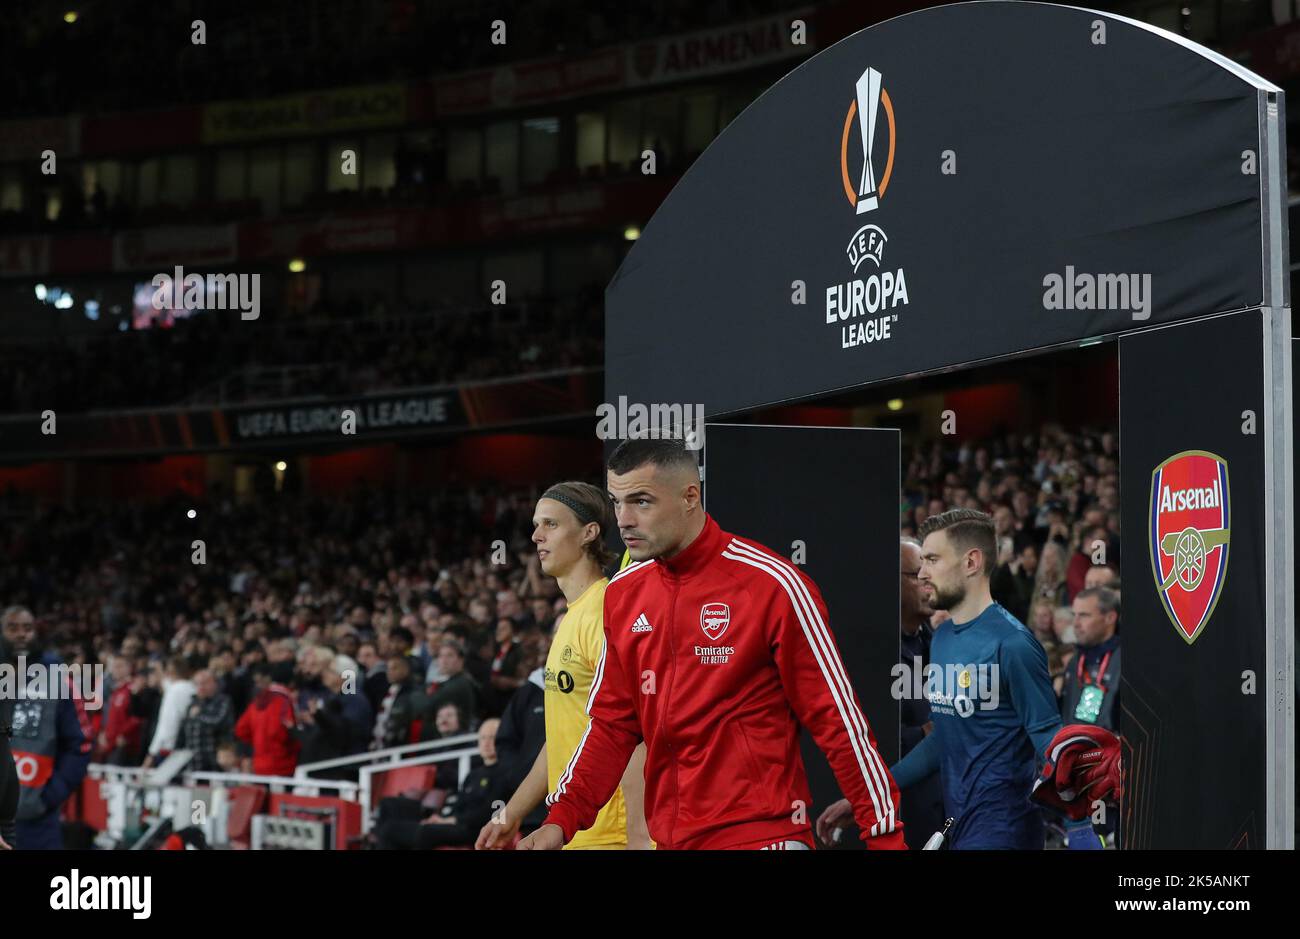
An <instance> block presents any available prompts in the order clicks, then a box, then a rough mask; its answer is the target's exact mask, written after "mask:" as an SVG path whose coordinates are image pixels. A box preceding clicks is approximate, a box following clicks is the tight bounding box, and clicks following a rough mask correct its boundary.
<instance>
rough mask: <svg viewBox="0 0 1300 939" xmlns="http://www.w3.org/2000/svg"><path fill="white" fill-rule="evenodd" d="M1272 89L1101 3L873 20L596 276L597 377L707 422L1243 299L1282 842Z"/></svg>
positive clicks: (1280, 415) (1287, 643)
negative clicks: (599, 306)
mask: <svg viewBox="0 0 1300 939" xmlns="http://www.w3.org/2000/svg"><path fill="white" fill-rule="evenodd" d="M1284 107H1285V105H1284V100H1283V94H1282V91H1281V89H1279V88H1278V87H1276V86H1275V85H1273V84H1271V83H1270V82H1267V81H1266V80H1264V79H1262V78H1260V77H1259V76H1257V75H1255V74H1253V73H1251V72H1250V71H1248V70H1246V69H1245V68H1243V67H1242V66H1240V65H1238V64H1236V63H1234V62H1232V61H1231V60H1229V59H1227V58H1225V57H1223V56H1221V55H1219V54H1217V53H1214V52H1212V51H1210V50H1208V49H1205V48H1204V47H1201V46H1198V45H1196V44H1194V43H1191V42H1189V41H1187V40H1185V39H1183V38H1182V37H1179V36H1176V35H1174V34H1171V33H1168V32H1165V31H1163V30H1160V29H1157V28H1154V27H1151V26H1148V25H1147V24H1144V23H1140V22H1137V21H1135V20H1130V19H1127V18H1124V17H1120V16H1115V15H1112V14H1108V13H1102V12H1098V11H1093V10H1088V9H1082V8H1077V7H1069V6H1056V5H1051V4H1043V3H1025V2H1006V0H984V2H973V3H960V4H954V5H950V6H941V7H933V8H930V9H926V10H922V11H918V12H915V13H910V14H907V15H904V16H900V17H897V18H895V19H891V20H888V21H886V22H883V23H880V24H877V25H874V26H871V27H869V28H867V29H864V30H862V31H861V32H858V33H856V34H854V35H852V36H849V37H847V38H845V39H843V40H842V41H840V42H838V43H836V44H835V45H833V46H831V47H830V48H828V49H826V50H824V51H823V52H821V53H819V54H817V55H815V56H813V57H812V58H811V59H809V60H808V61H806V62H804V63H803V64H801V65H800V66H799V67H797V68H795V69H794V70H792V71H791V72H790V73H789V74H788V75H786V76H785V77H784V78H782V79H781V80H780V81H778V82H777V83H776V84H774V85H773V86H772V87H771V88H770V89H768V90H767V91H766V92H765V93H763V94H762V95H761V96H760V97H759V98H758V99H757V100H756V101H755V102H754V103H753V104H751V105H750V106H749V107H748V108H747V109H746V110H744V111H743V112H742V113H741V114H740V115H739V116H737V117H736V118H735V120H734V121H733V122H732V123H731V124H730V125H729V126H728V127H727V128H726V129H725V130H724V131H723V132H722V133H721V134H720V135H719V136H718V138H717V139H716V140H715V141H714V142H713V143H712V144H711V145H710V146H709V147H708V149H707V150H706V151H705V152H704V153H703V154H702V155H701V156H700V157H699V159H698V160H697V161H696V162H695V164H694V165H693V166H692V167H691V168H690V169H689V170H688V171H687V172H686V173H685V174H684V176H683V177H682V179H681V180H680V181H679V182H678V184H677V185H676V187H675V188H674V189H673V191H672V192H671V193H670V194H669V196H668V197H667V198H666V199H665V201H664V202H663V204H662V205H661V206H660V208H659V209H658V211H657V212H656V213H655V215H654V216H653V218H652V219H651V220H650V222H649V223H648V224H647V225H646V226H645V228H644V231H643V232H642V235H641V237H640V239H639V240H638V241H637V242H636V243H635V244H634V245H633V247H632V248H631V249H630V251H629V252H628V254H627V257H626V258H625V259H624V262H623V264H622V265H621V267H620V268H619V270H618V272H617V273H616V275H615V277H614V279H613V281H612V282H611V283H610V284H609V286H608V288H607V290H606V353H605V356H606V359H605V364H606V400H607V401H611V402H612V401H617V400H619V399H620V397H625V398H626V400H628V401H631V402H643V403H646V404H652V403H661V402H662V403H667V404H674V403H676V404H682V405H701V406H702V408H703V412H704V414H706V415H707V416H708V418H709V419H715V418H718V417H722V416H726V415H735V414H741V413H744V412H746V411H750V410H753V409H757V408H761V407H767V406H771V405H774V404H778V403H783V402H790V401H796V400H800V399H810V398H815V397H818V396H823V395H827V394H829V393H832V392H836V391H841V390H846V389H850V388H854V387H861V386H864V385H869V384H873V383H878V382H887V381H891V380H896V379H899V378H903V377H909V376H916V375H924V374H927V373H933V372H938V371H944V370H950V369H955V368H962V367H969V366H972V365H974V364H977V363H981V362H987V361H990V360H995V359H999V358H1005V357H1010V356H1018V355H1024V354H1027V353H1031V352H1036V351H1043V350H1047V349H1059V348H1069V347H1072V346H1076V345H1078V344H1080V343H1083V342H1088V341H1094V340H1096V339H1099V338H1115V337H1121V336H1126V335H1134V336H1136V335H1138V334H1141V333H1150V334H1151V335H1153V336H1155V335H1164V334H1165V333H1164V331H1165V330H1167V329H1168V330H1169V331H1170V335H1172V334H1173V333H1176V332H1177V329H1172V328H1171V327H1177V328H1183V327H1184V326H1185V325H1186V324H1188V323H1191V322H1192V321H1199V320H1203V319H1207V318H1212V317H1216V316H1217V317H1222V316H1226V315H1236V314H1242V313H1250V314H1251V315H1252V316H1253V317H1255V318H1256V319H1258V320H1259V322H1260V324H1261V325H1260V330H1259V335H1260V337H1261V338H1260V342H1259V348H1258V349H1257V350H1255V351H1257V353H1258V355H1257V357H1256V358H1255V359H1253V360H1252V365H1253V368H1255V369H1257V370H1258V375H1259V378H1260V382H1261V402H1262V411H1263V412H1262V413H1261V415H1260V419H1261V430H1260V439H1259V440H1258V441H1257V442H1258V444H1259V447H1260V453H1259V457H1260V459H1259V464H1260V467H1261V469H1260V472H1261V474H1262V475H1261V478H1260V480H1259V486H1258V492H1259V499H1258V501H1259V505H1258V509H1259V517H1260V519H1261V520H1263V519H1268V520H1276V521H1275V522H1270V524H1269V525H1268V526H1266V527H1265V526H1263V522H1262V521H1261V531H1260V532H1259V533H1258V536H1259V539H1260V541H1261V550H1260V553H1259V563H1260V565H1261V566H1262V570H1259V571H1258V574H1257V577H1258V581H1259V583H1258V585H1257V586H1258V592H1259V602H1260V615H1261V617H1262V618H1263V622H1264V624H1265V625H1264V626H1262V627H1261V629H1262V633H1261V637H1260V650H1261V652H1260V656H1261V658H1260V667H1261V669H1262V670H1263V671H1264V672H1265V675H1263V676H1261V683H1262V684H1264V685H1267V688H1266V689H1265V688H1262V689H1261V693H1262V694H1263V695H1264V696H1265V697H1266V698H1267V700H1268V704H1267V705H1266V706H1265V708H1264V709H1263V712H1262V713H1261V714H1260V718H1259V719H1260V721H1261V722H1262V725H1261V733H1262V734H1263V735H1264V737H1265V738H1266V740H1267V748H1268V749H1267V762H1266V765H1265V764H1264V763H1261V765H1260V767H1259V772H1260V774H1261V776H1263V777H1265V785H1264V787H1263V792H1264V795H1263V796H1262V798H1263V804H1262V805H1261V813H1262V815H1264V816H1266V817H1267V823H1266V824H1261V825H1260V826H1259V829H1258V832H1259V833H1258V838H1257V841H1256V842H1255V843H1258V844H1260V845H1263V844H1267V845H1268V846H1277V847H1283V846H1289V845H1291V844H1292V843H1293V837H1294V836H1293V827H1294V824H1293V811H1294V808H1293V806H1294V796H1293V793H1294V766H1293V755H1292V754H1293V749H1294V732H1293V730H1292V721H1293V715H1294V688H1293V684H1292V677H1293V675H1294V640H1293V633H1292V624H1293V623H1294V616H1293V596H1292V594H1293V586H1294V585H1293V573H1292V572H1293V562H1292V559H1293V557H1294V548H1293V543H1294V534H1293V524H1292V521H1291V520H1292V518H1293V508H1294V495H1293V476H1292V472H1293V470H1292V443H1293V440H1292V428H1291V424H1292V421H1293V415H1292V412H1291V409H1292V406H1293V405H1292V398H1291V373H1290V370H1291V364H1290V363H1291V359H1290V348H1289V346H1290V335H1291V326H1290V297H1289V286H1288V280H1289V277H1288V264H1287V259H1288V257H1289V250H1288V244H1287V237H1288V236H1287V230H1286V207H1285V203H1286V170H1285V159H1284V155H1285V152H1286V144H1285V115H1284ZM1171 348H1172V347H1171ZM1252 348H1253V347H1252ZM1123 349H1124V345H1123V343H1121V351H1122V350H1123ZM1255 351H1252V356H1254V354H1255ZM1173 378H1174V375H1173V374H1171V380H1173ZM1123 408H1124V401H1123V399H1122V398H1121V411H1122V410H1123ZM1122 459H1123V457H1122ZM1130 469H1131V471H1132V472H1133V473H1134V474H1135V477H1134V478H1137V475H1141V474H1143V473H1145V474H1146V476H1147V478H1149V474H1150V470H1151V467H1145V468H1132V467H1131V468H1130ZM1127 478H1128V477H1127V475H1126V476H1125V479H1127ZM1238 501H1239V502H1240V499H1239V500H1238ZM1125 506H1126V508H1125V510H1124V515H1123V517H1124V519H1125V523H1124V527H1125V531H1126V532H1135V533H1136V532H1139V531H1141V530H1142V520H1141V519H1140V518H1131V517H1130V514H1129V509H1128V502H1127V501H1126V502H1125ZM1236 509H1237V503H1234V510H1236ZM1237 524H1239V525H1245V524H1246V521H1245V517H1244V516H1243V515H1242V514H1241V513H1240V512H1238V513H1237ZM1244 531H1245V530H1244V529H1243V537H1244V536H1245V535H1244ZM1234 537H1235V535H1234ZM1137 547H1138V549H1139V550H1141V552H1142V553H1143V554H1145V549H1144V548H1142V547H1141V545H1138V546H1137ZM1235 563H1237V561H1236V560H1234V564H1235ZM1126 580H1127V577H1126ZM1145 587H1146V585H1144V589H1145ZM1128 589H1130V585H1129V584H1127V583H1126V591H1127V590H1128ZM1134 589H1135V588H1134ZM1151 589H1152V590H1154V586H1151ZM1126 603H1127V596H1126ZM1134 667H1135V668H1136V667H1138V665H1137V664H1136V663H1135V665H1134ZM1153 811H1155V810H1154V809H1153ZM1157 840H1159V839H1157ZM1153 846H1154V845H1153Z"/></svg>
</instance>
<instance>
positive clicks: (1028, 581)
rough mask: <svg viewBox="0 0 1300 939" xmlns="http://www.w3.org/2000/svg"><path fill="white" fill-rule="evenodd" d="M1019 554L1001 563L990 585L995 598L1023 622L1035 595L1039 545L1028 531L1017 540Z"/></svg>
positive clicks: (1026, 619)
mask: <svg viewBox="0 0 1300 939" xmlns="http://www.w3.org/2000/svg"><path fill="white" fill-rule="evenodd" d="M1016 547H1017V554H1016V556H1015V557H1014V558H1013V559H1012V560H1010V561H1008V562H1007V563H1006V564H999V565H998V568H997V570H995V571H994V572H993V581H992V584H991V585H990V587H991V589H992V591H993V599H994V600H997V601H998V602H999V603H1001V604H1002V605H1003V606H1004V607H1006V608H1007V609H1008V610H1009V611H1010V612H1011V615H1012V616H1014V617H1015V618H1016V619H1018V620H1020V622H1022V623H1028V622H1029V605H1030V603H1032V602H1033V599H1034V575H1035V574H1036V573H1037V572H1038V545H1037V543H1036V542H1035V541H1034V540H1033V539H1032V537H1030V536H1028V535H1021V536H1020V537H1019V538H1018V539H1017V543H1016Z"/></svg>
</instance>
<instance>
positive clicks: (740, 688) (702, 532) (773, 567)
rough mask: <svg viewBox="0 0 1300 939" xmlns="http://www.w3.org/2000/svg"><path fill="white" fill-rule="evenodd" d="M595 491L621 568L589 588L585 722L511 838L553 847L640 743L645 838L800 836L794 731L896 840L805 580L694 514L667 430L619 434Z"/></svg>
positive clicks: (800, 788)
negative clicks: (592, 591) (537, 805)
mask: <svg viewBox="0 0 1300 939" xmlns="http://www.w3.org/2000/svg"><path fill="white" fill-rule="evenodd" d="M607 469H608V476H607V480H606V487H607V489H608V490H609V493H610V496H611V497H612V499H613V502H614V516H615V520H616V522H617V523H618V527H619V532H620V534H621V535H622V536H623V543H624V544H625V545H626V546H627V549H628V554H629V556H630V557H631V559H632V561H633V562H635V563H632V564H630V565H628V566H627V567H625V568H624V569H623V570H621V571H620V572H619V573H618V574H616V575H615V576H614V577H613V578H611V580H610V582H609V585H608V586H607V587H606V590H605V609H604V630H605V643H604V645H603V648H602V651H601V657H600V661H599V664H598V666H597V668H596V677H595V679H594V680H593V682H592V690H591V694H590V696H589V698H588V701H587V711H588V714H589V715H590V717H591V722H590V724H589V725H588V727H587V730H586V733H585V734H584V736H583V738H582V741H581V742H580V743H579V745H578V748H577V750H576V751H575V753H574V755H573V759H572V760H570V761H569V764H568V765H567V766H566V768H565V771H564V773H563V774H561V776H560V779H559V782H558V783H557V784H556V786H555V789H554V791H553V792H552V793H551V795H550V796H548V797H547V804H548V805H549V806H550V814H549V815H548V816H547V818H546V824H544V825H542V826H541V827H540V828H539V829H538V830H537V831H535V832H534V833H533V834H531V835H529V836H528V837H527V838H525V839H524V840H523V841H521V842H520V844H519V847H520V848H521V849H525V850H554V849H557V848H560V847H561V846H563V844H564V843H565V842H567V841H570V840H571V839H572V838H573V836H574V835H575V834H576V833H577V832H579V831H581V830H583V829H585V828H588V827H590V826H591V825H592V823H593V821H594V820H595V818H596V816H597V813H598V812H599V811H600V809H601V807H602V806H604V805H605V803H606V802H608V801H609V799H610V797H611V796H612V795H613V794H614V790H615V789H616V788H617V787H618V785H619V782H620V780H621V779H622V777H623V774H624V770H625V769H626V767H627V764H628V760H629V758H630V757H631V756H632V753H633V751H634V750H635V749H636V747H637V745H638V744H639V743H641V741H642V740H644V741H645V746H646V763H645V779H646V789H645V813H646V820H647V822H648V825H649V830H650V835H651V837H652V838H653V839H654V841H655V843H656V845H657V846H658V847H659V848H663V849H667V850H680V849H687V850H693V849H732V848H735V849H746V848H748V849H762V850H790V849H801V848H804V849H806V848H811V847H812V840H813V839H812V830H811V826H810V824H809V821H808V819H807V817H806V813H805V812H804V811H803V810H801V809H800V806H807V805H808V804H809V803H810V802H811V801H812V795H811V793H810V791H809V787H808V780H807V776H806V774H805V772H804V767H803V759H802V757H801V755H800V752H799V732H800V727H801V726H802V727H803V728H806V729H807V730H808V732H809V733H810V734H811V735H812V737H813V739H814V740H816V742H817V745H818V746H819V747H820V748H821V749H822V751H823V752H824V753H825V754H826V756H827V759H828V761H829V762H830V765H831V768H832V769H833V770H834V772H835V776H836V778H837V779H838V781H839V783H840V787H841V789H842V790H843V791H844V792H845V793H846V794H847V795H848V796H849V798H850V801H851V803H852V805H853V808H854V810H855V816H856V818H857V821H858V824H859V827H860V829H861V836H862V839H863V840H864V841H865V842H866V843H867V845H868V846H869V847H872V848H886V849H894V850H901V849H905V848H906V847H907V845H906V844H905V843H904V841H903V825H902V822H901V821H899V819H898V817H897V806H898V788H897V787H896V786H895V785H894V781H893V779H892V778H891V777H890V775H889V772H888V770H887V769H886V767H885V764H884V761H883V760H882V759H881V758H880V754H879V753H878V752H877V751H876V744H875V739H874V737H873V736H872V734H871V729H870V727H869V726H868V724H867V720H866V718H865V717H864V716H863V714H862V708H861V706H860V705H859V703H858V700H857V696H856V695H855V694H854V692H853V688H852V685H851V684H850V683H849V680H848V676H847V674H846V673H845V671H844V665H843V663H842V662H841V661H840V656H839V652H838V650H837V648H836V645H835V639H834V636H833V635H832V634H831V631H830V629H829V627H828V626H827V621H828V616H827V613H826V606H825V604H824V603H823V601H822V598H821V592H820V591H819V590H818V589H817V585H816V584H814V583H813V582H812V580H811V579H809V577H808V575H807V574H805V573H804V572H803V571H802V570H800V569H799V568H798V567H796V566H794V565H792V564H790V562H789V561H788V560H787V559H786V558H784V557H782V556H781V555H779V554H776V553H774V552H772V551H770V550H769V549H768V548H766V547H764V546H763V545H760V544H757V543H755V542H753V541H750V540H748V539H745V538H740V537H738V536H735V535H732V534H730V533H728V532H726V531H724V530H723V529H722V528H721V527H720V526H719V525H718V523H717V522H716V521H714V520H713V519H712V518H710V517H709V515H708V514H707V513H706V512H705V511H704V506H703V503H702V501H701V498H700V489H701V485H700V473H699V465H698V463H697V462H696V457H695V454H694V453H691V452H690V451H688V450H686V448H685V446H684V444H683V443H682V441H680V440H673V439H649V440H646V439H634V440H625V441H624V442H623V443H622V444H620V445H619V446H618V447H617V448H616V449H615V450H614V452H613V454H611V456H610V459H609V464H608V466H607Z"/></svg>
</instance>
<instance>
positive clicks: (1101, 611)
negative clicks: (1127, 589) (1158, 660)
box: [1061, 587, 1120, 731]
mask: <svg viewBox="0 0 1300 939" xmlns="http://www.w3.org/2000/svg"><path fill="white" fill-rule="evenodd" d="M1072 606H1073V608H1074V637H1075V640H1076V647H1075V652H1074V661H1072V662H1070V664H1069V665H1068V666H1067V667H1066V669H1065V687H1064V688H1063V689H1062V691H1061V719H1062V720H1063V721H1066V722H1068V723H1071V724H1096V725H1098V726H1099V727H1105V728H1106V729H1107V730H1113V731H1118V730H1119V714H1120V710H1119V682H1120V649H1119V636H1118V635H1117V634H1116V632H1115V631H1116V629H1117V628H1118V626H1119V596H1118V595H1117V594H1116V593H1115V591H1113V590H1110V589H1108V588H1106V587H1087V588H1085V589H1083V590H1080V591H1079V594H1078V596H1076V597H1075V598H1074V603H1073V604H1072Z"/></svg>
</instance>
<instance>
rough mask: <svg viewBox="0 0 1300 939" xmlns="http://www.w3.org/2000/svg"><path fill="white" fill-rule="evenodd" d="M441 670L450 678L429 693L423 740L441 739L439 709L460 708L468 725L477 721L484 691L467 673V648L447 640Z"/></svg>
mask: <svg viewBox="0 0 1300 939" xmlns="http://www.w3.org/2000/svg"><path fill="white" fill-rule="evenodd" d="M438 668H439V669H440V670H441V672H442V674H443V675H445V676H446V678H444V679H443V680H442V681H440V682H438V684H437V686H436V687H434V688H432V690H430V691H429V692H428V700H427V702H426V703H425V706H424V726H423V730H422V731H421V739H423V740H435V739H437V728H436V727H435V720H436V718H437V716H438V709H439V708H440V707H442V706H443V705H444V704H454V705H456V707H458V708H460V712H461V713H462V714H464V715H465V719H466V720H467V721H477V720H478V712H479V699H480V697H481V689H480V688H479V686H478V683H477V682H476V681H475V680H474V678H473V676H471V675H470V673H469V672H467V671H465V647H464V646H462V645H461V644H460V643H459V642H457V641H456V640H455V639H445V640H443V643H442V646H441V647H440V648H439V649H438Z"/></svg>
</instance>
